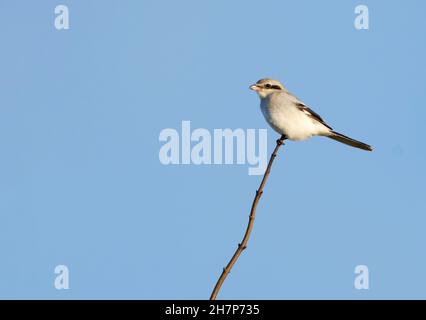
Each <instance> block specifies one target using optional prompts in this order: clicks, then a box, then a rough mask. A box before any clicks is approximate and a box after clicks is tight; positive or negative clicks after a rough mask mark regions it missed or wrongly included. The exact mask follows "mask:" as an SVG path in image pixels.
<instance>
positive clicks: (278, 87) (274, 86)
mask: <svg viewBox="0 0 426 320" xmlns="http://www.w3.org/2000/svg"><path fill="white" fill-rule="evenodd" d="M265 88H266V89H276V90H281V87H280V86H277V85H270V84H267V85H265Z"/></svg>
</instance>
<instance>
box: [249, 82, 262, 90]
mask: <svg viewBox="0 0 426 320" xmlns="http://www.w3.org/2000/svg"><path fill="white" fill-rule="evenodd" d="M250 90H253V91H259V90H260V88H259V87H258V86H257V84H252V85H251V86H250Z"/></svg>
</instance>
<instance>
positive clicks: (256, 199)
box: [210, 135, 286, 300]
mask: <svg viewBox="0 0 426 320" xmlns="http://www.w3.org/2000/svg"><path fill="white" fill-rule="evenodd" d="M285 139H286V137H285V136H284V135H282V136H281V138H280V139H278V140H277V145H276V146H275V149H274V152H272V155H271V158H270V159H269V163H268V167H267V168H266V171H265V173H264V175H263V179H262V182H261V183H260V186H259V189H258V190H257V191H256V196H255V197H254V200H253V204H252V205H251V211H250V216H249V222H248V225H247V229H246V232H245V234H244V238H243V241H241V243H239V244H238V248H237V250H236V251H235V253H234V255H233V256H232V258H231V260H230V261H229V262H228V264H227V265H226V267H225V268H223V271H222V274H221V275H220V277H219V279H218V280H217V283H216V286H215V287H214V289H213V292H212V294H211V296H210V300H215V299H216V296H217V294H218V293H219V290H220V288H221V287H222V284H223V283H224V282H225V279H226V277H227V276H228V274H229V272H230V271H231V269H232V267H233V266H234V264H235V262H236V261H237V260H238V258H239V256H240V255H241V253H242V252H243V251H244V250H245V249H246V248H247V242H248V240H249V238H250V234H251V230H252V229H253V224H254V218H255V216H256V207H257V204H258V203H259V200H260V197H262V194H263V187H264V186H265V183H266V180H268V176H269V172H270V171H271V167H272V162H274V159H275V157H276V156H277V152H278V149H279V148H280V147H281V145H282V144H284V140H285Z"/></svg>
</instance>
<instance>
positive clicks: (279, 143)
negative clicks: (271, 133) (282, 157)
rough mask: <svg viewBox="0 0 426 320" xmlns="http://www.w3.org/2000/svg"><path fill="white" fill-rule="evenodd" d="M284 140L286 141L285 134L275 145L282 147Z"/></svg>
mask: <svg viewBox="0 0 426 320" xmlns="http://www.w3.org/2000/svg"><path fill="white" fill-rule="evenodd" d="M284 140H287V137H286V135H285V134H283V135H282V136H281V138H279V139H278V140H277V145H279V146H280V145H282V144H284Z"/></svg>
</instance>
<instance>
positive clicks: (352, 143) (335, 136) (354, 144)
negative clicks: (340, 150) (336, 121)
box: [327, 131, 373, 151]
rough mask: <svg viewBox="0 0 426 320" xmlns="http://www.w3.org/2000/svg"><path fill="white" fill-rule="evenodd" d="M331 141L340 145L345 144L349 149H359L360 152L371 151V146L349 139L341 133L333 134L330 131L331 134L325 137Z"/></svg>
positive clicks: (333, 132)
mask: <svg viewBox="0 0 426 320" xmlns="http://www.w3.org/2000/svg"><path fill="white" fill-rule="evenodd" d="M327 137H329V138H331V139H333V140H336V141H339V142H341V143H344V144H347V145H348V146H351V147H355V148H359V149H362V150H367V151H373V148H372V147H371V146H369V145H368V144H365V143H363V142H361V141H358V140H355V139H352V138H349V137H347V136H345V135H343V134H341V133H338V132H335V131H331V134H330V135H329V136H327Z"/></svg>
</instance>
